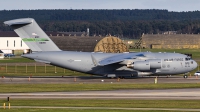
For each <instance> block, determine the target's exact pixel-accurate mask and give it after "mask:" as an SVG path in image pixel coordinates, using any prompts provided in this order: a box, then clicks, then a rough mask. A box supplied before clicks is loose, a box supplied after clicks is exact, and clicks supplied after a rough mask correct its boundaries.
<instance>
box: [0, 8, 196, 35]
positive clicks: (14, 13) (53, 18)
mask: <svg viewBox="0 0 200 112" xmlns="http://www.w3.org/2000/svg"><path fill="white" fill-rule="evenodd" d="M27 17H30V18H34V19H35V20H36V21H37V22H38V24H39V25H40V26H41V27H42V29H43V30H45V31H55V32H56V31H61V32H62V31H64V32H82V31H86V29H87V28H90V35H91V36H92V35H102V36H105V35H108V34H110V35H115V36H119V37H124V38H139V37H141V35H142V34H143V33H145V34H147V33H148V34H152V33H153V34H157V33H162V32H165V31H177V33H183V34H184V33H193V34H197V33H199V32H200V11H189V12H170V11H168V10H156V9H152V10H150V9H149V10H138V9H135V10H129V9H127V10H125V9H123V10H66V9H59V10H53V9H52V10H2V11H0V22H1V24H0V31H12V29H11V28H10V27H7V26H5V25H4V24H3V22H4V21H6V20H10V19H16V18H27Z"/></svg>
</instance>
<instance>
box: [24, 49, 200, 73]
mask: <svg viewBox="0 0 200 112" xmlns="http://www.w3.org/2000/svg"><path fill="white" fill-rule="evenodd" d="M141 54H142V55H144V56H141V57H140V56H138V57H136V58H133V59H130V58H129V59H125V60H124V61H122V62H118V63H113V64H109V65H105V66H98V65H95V63H94V61H93V59H92V56H93V57H95V60H98V61H100V60H103V59H106V58H109V57H112V56H115V55H124V56H127V55H128V56H130V57H133V56H136V55H141ZM22 56H23V57H26V58H30V59H35V60H36V61H39V62H45V63H49V64H52V65H55V66H59V67H62V68H67V69H71V70H75V71H79V72H83V73H89V74H95V75H109V74H115V75H116V76H123V75H151V74H159V75H166V74H168V75H173V74H182V73H187V72H190V71H192V70H194V69H195V68H196V67H197V63H196V62H195V61H194V60H192V59H191V58H188V57H187V56H186V55H183V54H179V53H151V52H138V53H91V52H74V51H46V52H37V53H32V54H26V55H22ZM148 60H160V67H159V68H151V69H150V70H135V69H134V68H128V67H127V63H128V62H131V63H133V62H145V61H148ZM139 67H140V66H139ZM142 67H143V66H141V68H142Z"/></svg>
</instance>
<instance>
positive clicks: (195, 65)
mask: <svg viewBox="0 0 200 112" xmlns="http://www.w3.org/2000/svg"><path fill="white" fill-rule="evenodd" d="M197 66H198V64H197V62H196V61H194V65H193V67H194V69H195V68H197Z"/></svg>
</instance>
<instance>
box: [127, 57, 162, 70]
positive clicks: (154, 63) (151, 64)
mask: <svg viewBox="0 0 200 112" xmlns="http://www.w3.org/2000/svg"><path fill="white" fill-rule="evenodd" d="M127 67H128V68H133V69H134V70H138V71H149V70H151V69H160V68H161V60H160V59H150V60H145V61H135V62H133V63H131V64H127Z"/></svg>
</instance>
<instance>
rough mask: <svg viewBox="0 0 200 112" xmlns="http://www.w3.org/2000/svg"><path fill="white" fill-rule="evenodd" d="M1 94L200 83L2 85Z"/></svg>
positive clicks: (175, 86) (0, 86) (161, 86)
mask: <svg viewBox="0 0 200 112" xmlns="http://www.w3.org/2000/svg"><path fill="white" fill-rule="evenodd" d="M0 88H1V89H0V93H30V92H67V91H102V90H126V89H177V88H200V83H191V84H183V83H182V84H171V83H170V84H119V83H112V84H111V83H98V84H96V83H95V84H94V83H93V84H88V83H87V84H84V83H80V84H79V83H76V82H74V84H51V83H50V84H1V85H0Z"/></svg>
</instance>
